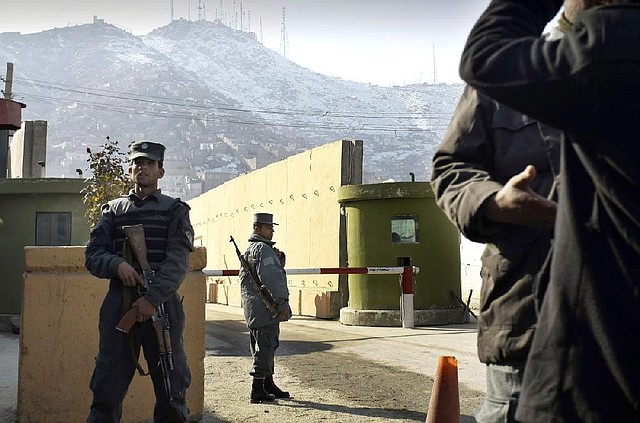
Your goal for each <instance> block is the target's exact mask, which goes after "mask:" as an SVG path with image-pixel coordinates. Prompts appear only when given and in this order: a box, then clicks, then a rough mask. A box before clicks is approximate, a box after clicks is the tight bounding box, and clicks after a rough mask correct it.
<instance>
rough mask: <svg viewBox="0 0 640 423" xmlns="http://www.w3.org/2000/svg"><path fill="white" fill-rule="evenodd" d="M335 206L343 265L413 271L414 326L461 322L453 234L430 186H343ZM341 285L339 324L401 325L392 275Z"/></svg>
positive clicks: (457, 253)
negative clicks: (344, 295)
mask: <svg viewBox="0 0 640 423" xmlns="http://www.w3.org/2000/svg"><path fill="white" fill-rule="evenodd" d="M338 201H339V202H340V204H341V207H342V212H343V213H344V214H345V215H346V226H347V228H346V234H347V260H348V266H349V267H366V266H417V267H418V268H419V273H418V274H417V275H416V279H415V285H414V298H413V303H414V310H415V312H414V322H415V325H417V326H428V325H442V324H450V323H462V322H465V321H467V319H468V315H467V313H466V310H465V309H464V307H463V305H462V304H461V302H460V300H458V299H459V298H460V291H461V286H460V245H459V243H460V236H459V233H458V230H457V229H456V228H455V226H454V225H453V224H452V223H451V222H449V220H448V219H447V217H446V216H445V215H444V213H443V212H442V211H441V210H440V209H439V208H438V206H437V205H436V203H435V196H434V194H433V191H432V189H431V184H430V183H428V182H399V183H381V184H368V185H346V186H343V187H341V188H340V190H339V192H338ZM348 285H349V303H348V306H347V307H344V308H342V309H341V310H340V321H341V323H343V324H347V325H357V326H401V312H400V296H401V292H402V291H401V287H400V282H399V278H398V276H396V275H349V284H348ZM454 295H455V296H454ZM456 296H457V298H458V299H456Z"/></svg>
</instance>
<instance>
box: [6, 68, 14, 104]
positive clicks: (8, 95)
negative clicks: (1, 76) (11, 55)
mask: <svg viewBox="0 0 640 423" xmlns="http://www.w3.org/2000/svg"><path fill="white" fill-rule="evenodd" d="M12 90H13V63H11V62H8V63H7V77H6V78H5V80H4V98H5V99H6V100H11V96H12V95H13V93H12Z"/></svg>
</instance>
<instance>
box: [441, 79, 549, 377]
mask: <svg viewBox="0 0 640 423" xmlns="http://www.w3.org/2000/svg"><path fill="white" fill-rule="evenodd" d="M560 135H561V133H560V131H558V130H557V129H554V128H551V127H549V126H547V125H543V124H541V123H539V122H537V121H535V120H534V119H532V118H530V117H528V116H525V115H522V114H521V113H519V112H516V111H515V110H513V109H511V108H510V107H507V106H504V105H501V104H499V103H496V102H495V101H492V100H491V99H490V98H488V97H487V96H485V95H483V94H480V93H478V91H476V90H475V89H473V88H471V87H466V88H465V90H464V92H463V94H462V98H461V99H460V102H459V103H458V106H457V108H456V111H455V113H454V116H453V119H452V121H451V124H450V126H449V130H448V131H447V134H446V135H445V138H444V141H443V143H442V145H441V146H440V147H439V149H438V151H437V152H436V154H435V156H434V158H433V173H432V186H433V189H434V192H435V195H436V201H437V203H438V206H440V208H442V210H443V211H444V212H445V213H446V215H447V216H448V217H449V219H450V220H451V221H452V222H453V223H454V224H455V225H456V226H457V227H458V229H459V230H460V232H462V234H464V236H465V237H467V238H468V239H470V240H472V241H476V242H481V243H486V248H485V250H484V253H483V255H482V270H481V276H482V289H481V293H480V312H479V316H478V356H479V358H480V361H482V362H483V363H495V364H508V363H510V362H523V361H525V359H526V357H527V353H528V352H529V347H530V346H531V340H532V339H533V333H534V330H535V323H536V311H535V301H534V299H535V297H534V291H533V285H534V284H533V281H534V277H535V275H536V274H537V272H538V270H539V269H540V268H541V267H542V264H543V262H544V259H545V257H546V255H547V254H548V251H549V247H550V242H551V237H552V235H553V230H552V229H551V228H542V227H540V226H537V227H535V226H519V225H508V224H498V223H495V222H490V221H488V220H487V219H485V218H484V207H485V205H486V200H487V199H488V198H489V197H491V196H492V195H494V194H495V193H497V192H498V191H499V190H500V189H501V188H502V187H503V186H504V184H506V182H507V181H508V180H509V179H510V178H511V177H512V176H513V175H516V174H518V173H520V172H522V171H523V170H524V169H525V167H526V166H527V165H529V164H532V165H534V166H535V167H536V170H537V176H536V178H535V180H534V181H533V183H532V189H533V190H534V191H535V192H537V193H538V194H540V195H542V196H544V197H546V196H547V195H548V194H549V192H550V191H551V188H552V185H553V181H554V178H555V175H557V174H558V172H559V166H560Z"/></svg>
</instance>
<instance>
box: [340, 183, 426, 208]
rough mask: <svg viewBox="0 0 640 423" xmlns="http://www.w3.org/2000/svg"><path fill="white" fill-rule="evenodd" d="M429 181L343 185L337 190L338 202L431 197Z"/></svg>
mask: <svg viewBox="0 0 640 423" xmlns="http://www.w3.org/2000/svg"><path fill="white" fill-rule="evenodd" d="M433 197H434V194H433V190H432V189H431V184H430V183H429V182H385V183H380V184H364V185H345V186H342V187H340V188H339V190H338V202H340V203H348V202H353V201H366V200H381V199H392V198H433Z"/></svg>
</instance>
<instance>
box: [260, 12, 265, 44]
mask: <svg viewBox="0 0 640 423" xmlns="http://www.w3.org/2000/svg"><path fill="white" fill-rule="evenodd" d="M260 44H263V45H264V34H263V33H262V16H260Z"/></svg>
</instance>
